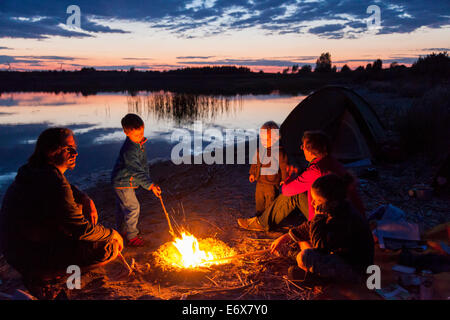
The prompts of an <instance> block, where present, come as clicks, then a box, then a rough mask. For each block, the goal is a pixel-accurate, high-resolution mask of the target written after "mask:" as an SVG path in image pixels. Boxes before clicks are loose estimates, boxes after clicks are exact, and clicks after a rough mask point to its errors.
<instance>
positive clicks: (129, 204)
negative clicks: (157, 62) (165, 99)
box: [111, 113, 161, 246]
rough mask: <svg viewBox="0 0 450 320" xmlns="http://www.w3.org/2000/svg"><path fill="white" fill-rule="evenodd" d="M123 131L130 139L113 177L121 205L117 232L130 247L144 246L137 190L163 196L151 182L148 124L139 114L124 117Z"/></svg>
mask: <svg viewBox="0 0 450 320" xmlns="http://www.w3.org/2000/svg"><path fill="white" fill-rule="evenodd" d="M122 128H123V132H124V133H125V135H126V136H127V138H126V139H125V142H124V143H123V145H122V148H121V149H120V153H119V157H118V158H117V161H116V164H115V166H114V169H113V171H112V175H111V182H112V185H113V187H114V191H115V193H116V199H117V204H118V205H117V212H116V224H117V230H118V231H119V232H120V233H121V234H122V235H123V237H124V238H125V239H126V240H127V245H128V246H142V245H144V240H143V239H142V238H141V237H139V236H138V234H139V230H138V229H137V223H138V219H139V212H140V205H139V201H138V199H137V198H136V194H135V189H136V188H138V187H142V188H144V189H146V190H149V191H150V190H151V191H153V193H154V194H155V196H156V197H160V196H161V189H160V187H159V186H157V185H155V184H154V183H153V182H152V181H151V179H150V175H149V168H148V162H147V153H146V151H145V145H144V144H145V143H146V142H147V139H146V138H145V137H144V122H143V121H142V119H141V118H140V117H139V116H138V115H136V114H132V113H129V114H127V115H126V116H125V117H123V118H122Z"/></svg>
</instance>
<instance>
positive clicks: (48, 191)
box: [0, 164, 112, 267]
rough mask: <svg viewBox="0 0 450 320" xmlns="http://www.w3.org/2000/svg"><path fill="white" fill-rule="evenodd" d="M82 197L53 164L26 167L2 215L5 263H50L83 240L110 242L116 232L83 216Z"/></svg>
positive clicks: (0, 246) (1, 248)
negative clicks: (113, 232)
mask: <svg viewBox="0 0 450 320" xmlns="http://www.w3.org/2000/svg"><path fill="white" fill-rule="evenodd" d="M82 195H83V194H82V192H81V191H79V190H78V189H77V188H75V187H74V186H71V185H70V184H69V182H68V181H67V179H66V178H65V176H64V175H63V174H62V173H61V172H60V171H59V170H58V169H57V168H56V167H54V166H51V165H42V166H39V167H34V166H32V165H30V164H26V165H24V166H22V167H21V168H20V169H19V171H18V173H17V176H16V178H15V180H14V182H13V183H12V184H11V186H10V187H9V188H8V190H7V191H6V194H5V197H4V199H3V204H2V208H1V211H0V251H1V252H3V254H4V255H5V257H6V259H7V261H8V262H9V263H10V264H12V265H13V266H17V265H23V264H24V263H25V264H26V263H28V264H30V263H36V264H37V265H39V264H40V263H42V264H45V263H47V264H48V263H50V262H49V261H44V260H45V259H47V260H48V259H50V260H51V259H58V257H57V256H55V255H57V253H58V252H64V248H67V250H70V249H69V248H71V247H73V244H75V245H76V243H78V242H80V241H84V242H86V241H93V242H94V241H109V240H110V239H111V235H112V229H108V228H105V227H103V226H101V225H98V224H97V225H93V224H92V223H91V222H90V221H89V220H87V219H86V218H85V217H84V216H83V213H82V206H81V205H80V203H81V197H82ZM68 244H72V245H68ZM36 260H39V261H36ZM37 265H36V267H38V266H37Z"/></svg>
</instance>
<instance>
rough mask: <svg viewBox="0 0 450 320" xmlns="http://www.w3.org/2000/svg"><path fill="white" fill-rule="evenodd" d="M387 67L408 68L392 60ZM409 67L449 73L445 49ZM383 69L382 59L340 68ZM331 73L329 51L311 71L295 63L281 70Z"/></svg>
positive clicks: (422, 71) (343, 70) (449, 61)
mask: <svg viewBox="0 0 450 320" xmlns="http://www.w3.org/2000/svg"><path fill="white" fill-rule="evenodd" d="M385 69H389V70H391V71H400V70H405V69H408V67H407V66H405V65H402V64H399V63H398V62H395V61H394V62H392V63H391V64H390V65H389V68H385ZM410 69H411V70H412V71H413V72H414V73H418V74H442V73H445V74H447V75H448V74H449V72H450V57H449V56H448V53H447V52H446V51H444V52H440V53H435V52H433V53H431V54H428V55H427V56H425V57H419V58H418V59H417V61H415V62H414V63H413V64H412V66H411V67H410ZM382 70H383V61H382V60H381V59H376V60H375V61H374V62H373V63H368V64H367V65H366V66H365V67H364V66H358V67H357V68H355V69H354V70H352V69H351V68H350V67H349V66H348V65H347V64H344V65H343V66H342V68H341V70H340V72H341V73H350V72H359V73H363V72H369V73H374V72H380V71H382ZM312 72H315V73H333V72H337V67H336V65H334V66H333V65H332V60H331V54H330V53H329V52H326V53H322V54H321V55H320V57H319V58H318V59H317V60H316V66H315V69H314V71H313V69H312V66H311V65H310V64H305V65H303V66H302V67H300V66H299V65H297V64H294V65H292V67H287V68H286V69H284V70H283V74H288V73H291V74H296V73H297V74H308V73H312Z"/></svg>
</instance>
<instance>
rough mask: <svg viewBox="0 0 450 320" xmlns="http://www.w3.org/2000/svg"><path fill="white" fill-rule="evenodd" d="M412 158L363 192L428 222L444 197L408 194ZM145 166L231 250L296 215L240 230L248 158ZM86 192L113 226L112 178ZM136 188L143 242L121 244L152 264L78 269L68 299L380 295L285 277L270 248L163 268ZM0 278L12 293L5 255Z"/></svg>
mask: <svg viewBox="0 0 450 320" xmlns="http://www.w3.org/2000/svg"><path fill="white" fill-rule="evenodd" d="M411 165H413V164H409V165H406V166H405V164H403V165H401V167H402V168H403V171H401V170H400V169H401V168H399V166H400V165H389V166H387V165H382V166H381V165H380V166H378V171H379V175H380V178H379V179H378V180H377V181H371V180H362V184H361V195H362V197H363V198H364V200H365V203H366V205H367V207H368V210H371V209H373V208H376V207H377V206H378V205H380V204H383V203H392V204H394V205H397V206H399V207H400V208H402V209H404V210H405V211H406V212H407V213H408V218H409V219H410V220H412V221H416V222H421V223H422V222H424V225H425V226H424V228H425V229H427V228H429V227H432V226H433V225H436V224H438V223H442V222H444V221H445V219H446V215H447V213H448V212H449V203H448V201H446V200H445V199H433V201H430V202H427V203H423V202H420V201H419V200H415V199H410V198H407V197H406V196H405V195H407V189H408V186H409V185H410V184H411V183H413V182H414V183H417V182H418V181H417V180H415V179H418V177H417V175H415V174H410V175H408V173H410V171H409V169H408V168H410V166H411ZM151 172H152V175H153V178H154V180H155V181H156V182H158V183H159V184H160V186H161V187H162V190H163V198H164V203H165V206H166V208H167V210H168V212H169V213H170V214H171V215H172V216H173V218H174V219H175V221H177V223H178V224H179V225H180V226H183V227H185V228H187V229H188V230H190V231H191V232H192V233H193V234H194V235H195V236H197V237H198V238H207V237H213V238H216V239H219V240H221V241H223V242H225V243H226V244H227V245H228V246H230V247H232V248H233V249H234V250H235V251H236V252H237V253H246V252H252V251H256V250H263V249H267V248H268V246H269V245H270V243H271V241H273V239H275V238H276V237H278V236H279V235H281V234H282V233H283V232H284V231H285V230H286V229H285V228H287V227H288V226H289V224H295V223H296V222H297V221H298V216H297V217H296V216H295V214H294V216H293V217H290V218H289V220H288V221H287V223H285V224H284V226H281V227H280V229H279V230H277V232H268V233H265V232H249V231H245V230H241V229H239V227H238V225H237V223H236V219H237V218H240V217H251V216H252V215H253V214H254V188H255V185H254V184H250V183H249V182H248V180H247V179H248V178H247V177H248V165H212V166H208V165H180V166H176V165H174V164H172V163H171V162H160V163H156V164H153V165H152V167H151ZM422 174H423V175H424V176H426V174H427V173H426V172H422ZM384 178H385V179H384ZM87 192H88V194H89V195H90V196H91V197H92V198H93V199H94V201H95V203H96V206H97V209H98V212H99V215H100V223H102V224H104V225H106V226H109V227H113V226H114V221H115V218H114V210H115V200H114V195H113V191H112V189H111V187H110V185H108V183H106V182H102V183H99V184H98V185H97V186H96V187H95V188H91V189H88V190H87ZM137 195H138V198H139V200H140V203H141V217H140V222H139V225H138V226H139V229H140V231H141V233H142V236H143V238H144V239H145V240H146V245H145V246H144V247H141V248H125V250H124V252H123V253H124V256H125V258H126V259H127V261H128V262H129V263H131V259H132V258H134V259H135V260H136V262H137V263H139V264H140V265H144V264H145V263H149V264H150V265H151V270H150V271H149V272H145V273H144V274H134V275H132V276H131V277H126V276H125V277H121V276H123V272H124V271H125V268H124V266H123V265H122V264H121V263H120V262H119V261H114V262H112V263H111V264H110V265H107V266H105V267H103V268H99V269H96V270H93V271H90V272H87V273H85V274H83V275H82V289H81V290H71V291H70V296H69V297H70V299H379V297H378V295H376V294H375V293H374V292H371V291H369V290H367V289H366V288H365V287H364V286H355V285H346V284H342V283H312V284H311V283H309V284H305V283H292V282H289V281H288V280H286V279H285V275H286V273H287V268H288V267H289V265H291V264H292V262H291V261H289V260H288V259H283V258H277V257H273V256H270V255H269V254H264V255H260V256H253V257H248V258H243V259H238V260H236V261H233V263H230V264H226V265H220V266H214V267H210V268H204V269H201V270H197V271H193V272H187V271H183V272H180V271H176V270H175V271H174V270H171V271H165V272H164V271H162V270H161V269H160V268H159V267H158V266H157V265H155V261H154V260H155V259H154V256H153V253H154V252H155V251H156V250H157V249H158V248H159V247H160V246H161V245H163V244H164V243H166V242H168V241H171V237H170V235H169V232H168V225H167V222H166V219H165V216H164V213H163V210H162V207H161V204H160V202H159V200H158V199H157V198H155V197H154V196H153V194H152V193H150V192H148V191H145V190H138V192H137ZM422 213H423V215H422ZM427 215H429V216H428V217H427ZM421 219H422V220H421ZM376 256H377V258H376V259H377V260H376V263H380V264H382V265H383V266H384V268H383V275H385V276H383V277H382V281H383V283H388V282H389V281H392V279H393V276H392V274H391V273H390V272H389V270H390V267H392V265H394V264H395V261H396V257H397V256H398V254H397V253H395V252H383V251H381V250H379V249H377V253H376ZM384 270H386V272H384ZM0 279H2V284H1V285H0V291H3V292H7V293H8V292H9V293H11V292H12V290H14V289H15V288H20V287H21V280H20V276H19V275H18V274H17V273H16V272H15V271H14V270H12V268H11V267H9V266H8V265H6V264H5V263H4V262H3V263H1V264H0Z"/></svg>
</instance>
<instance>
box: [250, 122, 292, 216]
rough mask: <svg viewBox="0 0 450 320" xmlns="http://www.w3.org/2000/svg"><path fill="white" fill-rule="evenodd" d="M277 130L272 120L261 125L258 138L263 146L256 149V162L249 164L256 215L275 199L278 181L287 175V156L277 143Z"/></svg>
mask: <svg viewBox="0 0 450 320" xmlns="http://www.w3.org/2000/svg"><path fill="white" fill-rule="evenodd" d="M278 132H279V127H278V125H277V124H276V123H275V122H273V121H268V122H266V123H264V124H263V125H262V126H261V129H260V132H259V139H260V141H261V143H260V145H262V146H263V148H262V150H257V151H256V155H255V157H256V163H254V164H252V165H251V166H250V176H249V181H250V183H253V182H254V181H256V191H255V204H256V215H257V216H259V215H261V214H262V213H263V212H264V210H265V209H266V208H267V207H268V206H269V205H270V204H271V203H272V202H273V201H274V200H275V198H276V197H277V195H278V189H279V186H280V183H281V182H282V181H284V180H285V179H286V177H287V170H286V167H287V156H286V153H285V152H284V150H283V147H281V146H280V145H279V133H278ZM272 161H273V162H274V163H272ZM254 162H255V161H254Z"/></svg>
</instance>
